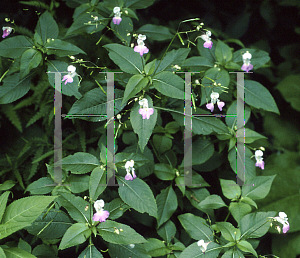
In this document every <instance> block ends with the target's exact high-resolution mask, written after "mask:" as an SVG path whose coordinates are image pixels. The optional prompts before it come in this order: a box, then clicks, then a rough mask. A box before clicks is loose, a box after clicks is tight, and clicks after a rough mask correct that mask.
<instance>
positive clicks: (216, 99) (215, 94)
mask: <svg viewBox="0 0 300 258" xmlns="http://www.w3.org/2000/svg"><path fill="white" fill-rule="evenodd" d="M210 98H211V103H208V104H206V108H207V109H209V110H210V111H211V112H213V111H214V105H215V104H216V103H217V105H218V108H219V110H220V111H222V108H223V107H224V106H225V103H224V102H223V101H220V100H219V93H218V92H212V93H211V94H210Z"/></svg>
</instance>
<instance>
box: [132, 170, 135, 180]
mask: <svg viewBox="0 0 300 258" xmlns="http://www.w3.org/2000/svg"><path fill="white" fill-rule="evenodd" d="M132 175H133V179H135V178H136V174H135V172H134V168H133V169H132Z"/></svg>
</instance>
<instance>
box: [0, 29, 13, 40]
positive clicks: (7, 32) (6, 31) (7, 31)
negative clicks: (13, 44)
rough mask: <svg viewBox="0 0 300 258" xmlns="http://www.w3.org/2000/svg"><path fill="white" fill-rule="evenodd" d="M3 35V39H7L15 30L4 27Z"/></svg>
mask: <svg viewBox="0 0 300 258" xmlns="http://www.w3.org/2000/svg"><path fill="white" fill-rule="evenodd" d="M2 30H3V35H2V38H6V37H7V36H8V35H9V34H10V33H11V32H12V30H13V28H11V27H2Z"/></svg>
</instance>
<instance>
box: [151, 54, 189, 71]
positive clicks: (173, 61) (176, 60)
mask: <svg viewBox="0 0 300 258" xmlns="http://www.w3.org/2000/svg"><path fill="white" fill-rule="evenodd" d="M190 51H191V49H190V48H179V49H176V50H175V49H173V50H172V51H170V52H168V53H167V54H166V56H165V57H164V58H163V59H162V60H161V63H160V64H159V61H157V65H159V66H158V68H157V70H156V72H155V74H158V73H159V72H162V71H164V70H167V71H172V69H171V66H174V65H179V66H180V65H181V64H182V63H183V62H184V60H185V59H186V57H187V56H188V54H189V52H190Z"/></svg>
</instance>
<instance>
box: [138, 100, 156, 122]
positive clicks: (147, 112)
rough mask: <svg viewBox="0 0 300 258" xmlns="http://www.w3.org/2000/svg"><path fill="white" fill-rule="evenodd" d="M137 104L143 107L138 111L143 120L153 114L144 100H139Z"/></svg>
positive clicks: (152, 110) (152, 109)
mask: <svg viewBox="0 0 300 258" xmlns="http://www.w3.org/2000/svg"><path fill="white" fill-rule="evenodd" d="M139 104H140V105H141V106H143V108H140V109H139V114H140V115H142V117H143V119H146V118H147V119H149V118H150V116H151V115H152V114H153V113H154V108H149V107H148V100H147V99H145V98H144V99H142V100H140V101H139Z"/></svg>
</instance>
